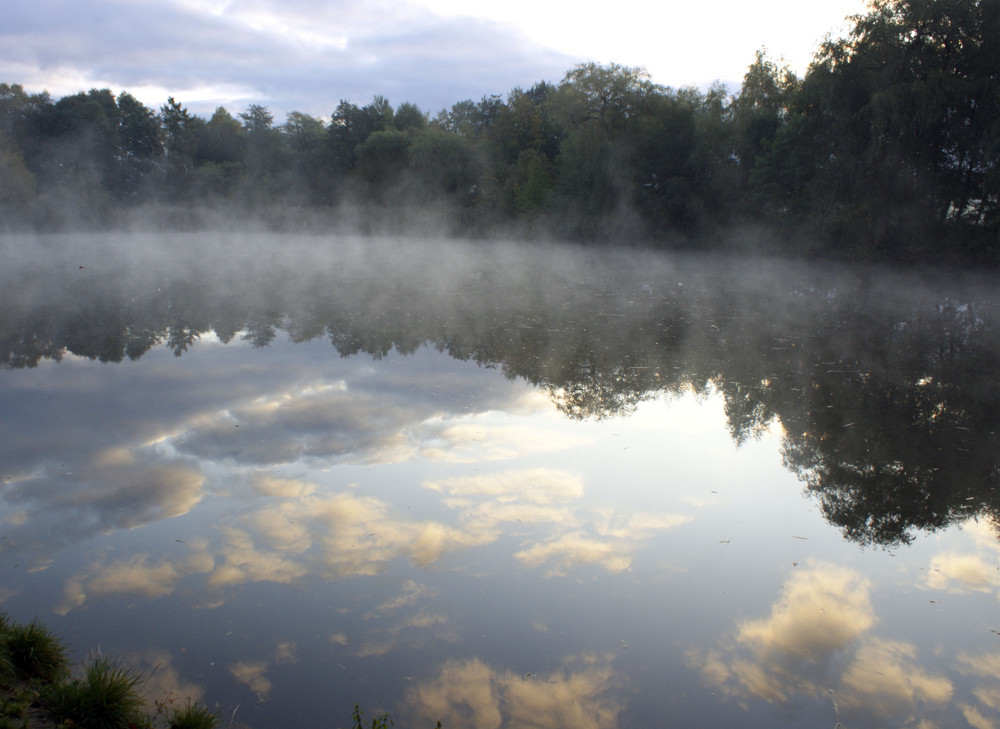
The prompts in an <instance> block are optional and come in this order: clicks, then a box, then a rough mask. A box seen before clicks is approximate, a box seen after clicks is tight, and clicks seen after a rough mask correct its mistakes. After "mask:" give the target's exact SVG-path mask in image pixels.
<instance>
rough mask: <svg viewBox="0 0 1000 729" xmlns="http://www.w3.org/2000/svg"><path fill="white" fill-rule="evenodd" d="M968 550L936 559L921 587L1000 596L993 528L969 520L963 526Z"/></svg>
mask: <svg viewBox="0 0 1000 729" xmlns="http://www.w3.org/2000/svg"><path fill="white" fill-rule="evenodd" d="M962 535H963V536H965V537H968V538H969V539H970V540H971V542H972V544H971V545H970V546H971V549H968V550H963V551H956V550H951V551H948V552H943V553H941V554H938V555H935V556H934V557H933V558H932V559H931V563H930V568H929V569H928V570H927V572H926V575H925V577H924V586H925V587H927V588H928V589H931V590H940V591H944V592H950V593H956V594H960V593H964V592H987V593H989V592H993V593H996V592H1000V544H998V543H997V534H996V531H995V529H994V528H993V527H991V526H990V525H989V524H987V523H986V522H985V521H984V522H979V521H975V520H971V519H970V520H968V521H966V522H965V523H964V524H963V525H962Z"/></svg>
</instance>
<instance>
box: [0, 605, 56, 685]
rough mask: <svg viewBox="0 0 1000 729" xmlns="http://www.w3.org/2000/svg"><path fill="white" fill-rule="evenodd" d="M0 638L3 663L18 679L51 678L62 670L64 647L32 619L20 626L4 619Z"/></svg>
mask: <svg viewBox="0 0 1000 729" xmlns="http://www.w3.org/2000/svg"><path fill="white" fill-rule="evenodd" d="M0 641H2V650H0V653H2V654H3V656H4V658H3V663H6V664H7V665H6V667H7V669H12V670H13V673H14V675H16V676H17V677H19V678H23V679H39V680H41V681H54V680H56V679H57V678H59V677H60V676H61V675H63V674H64V673H65V671H66V667H67V665H68V663H67V660H66V648H65V646H63V643H62V641H61V640H59V639H58V638H57V637H56V636H55V635H53V634H52V633H51V632H50V631H49V630H48V628H46V627H45V626H43V625H42V624H41V623H39V622H38V621H36V620H32V621H31V622H30V623H28V624H27V625H20V624H16V623H8V622H7V620H6V618H4V624H3V626H2V628H0ZM3 670H5V667H4V665H0V671H3Z"/></svg>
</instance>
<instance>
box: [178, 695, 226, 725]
mask: <svg viewBox="0 0 1000 729" xmlns="http://www.w3.org/2000/svg"><path fill="white" fill-rule="evenodd" d="M218 725H219V717H218V716H216V715H215V714H213V713H212V712H211V711H209V710H208V707H207V706H205V705H204V704H200V703H198V702H195V703H191V700H190V699H189V700H188V702H187V705H186V706H185V707H184V708H183V709H175V710H174V711H172V712H171V714H170V719H169V722H168V724H167V727H168V729H215V727H217V726H218Z"/></svg>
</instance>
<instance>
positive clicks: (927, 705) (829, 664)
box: [688, 562, 954, 725]
mask: <svg viewBox="0 0 1000 729" xmlns="http://www.w3.org/2000/svg"><path fill="white" fill-rule="evenodd" d="M870 590H871V584H870V582H869V580H868V579H867V578H864V577H862V576H861V575H860V574H858V573H856V572H854V571H853V570H849V569H847V568H844V567H839V566H837V565H832V564H828V563H822V562H816V563H812V564H810V565H809V566H808V567H807V568H806V569H800V570H797V571H796V572H794V573H793V574H792V576H791V577H790V579H789V580H788V581H787V582H786V583H785V586H784V590H783V592H782V595H781V597H779V598H778V600H777V601H776V602H775V603H774V605H773V606H772V608H771V613H770V615H769V616H768V617H765V618H761V619H758V620H748V621H745V622H743V623H741V624H740V625H739V627H738V628H737V630H736V632H735V635H734V636H733V637H732V638H731V639H724V640H722V641H720V644H719V646H718V647H717V648H714V649H710V650H708V651H703V652H700V651H692V652H691V653H690V654H689V656H688V658H689V660H690V663H691V664H692V665H693V666H695V667H697V668H698V669H699V670H700V671H701V674H702V677H703V678H704V679H705V681H706V682H707V683H709V684H711V685H713V686H717V687H718V688H719V689H721V690H722V691H723V692H724V693H725V694H726V695H728V696H730V697H737V698H739V697H755V698H758V699H763V700H765V701H769V702H772V703H780V704H786V705H787V704H792V703H795V702H798V701H813V702H820V703H823V704H825V703H826V702H828V701H830V700H832V701H833V707H834V710H835V713H836V714H837V716H838V717H839V718H842V720H843V721H844V722H845V723H848V724H851V722H852V721H854V720H857V721H858V722H860V721H862V720H863V721H868V720H871V719H872V718H873V717H879V718H880V719H879V721H880V722H885V721H888V720H890V719H891V721H890V723H894V724H896V723H897V721H898V722H901V723H902V724H906V725H910V724H912V723H913V722H912V721H911V719H912V718H913V717H915V716H923V717H924V718H925V719H927V720H931V712H933V711H940V710H943V709H945V708H947V707H948V706H949V705H950V702H951V701H952V698H953V695H954V688H953V685H952V682H951V680H950V679H949V678H947V677H946V676H944V675H941V674H936V673H933V672H931V671H930V670H929V669H928V668H927V667H926V666H925V665H924V662H923V661H921V660H920V658H919V656H918V655H917V649H916V647H915V646H913V645H912V644H909V643H904V642H902V641H894V640H886V639H882V638H878V637H876V636H874V635H872V634H871V629H872V628H873V626H874V625H875V624H876V622H877V620H876V616H875V613H874V611H873V608H872V605H871V599H870ZM730 640H731V643H729V644H727V642H728V641H730ZM851 725H853V724H851Z"/></svg>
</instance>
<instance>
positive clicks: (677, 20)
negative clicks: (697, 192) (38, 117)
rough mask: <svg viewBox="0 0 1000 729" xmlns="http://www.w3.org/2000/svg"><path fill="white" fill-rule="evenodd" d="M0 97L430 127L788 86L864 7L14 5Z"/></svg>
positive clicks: (833, 1)
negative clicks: (620, 94)
mask: <svg viewBox="0 0 1000 729" xmlns="http://www.w3.org/2000/svg"><path fill="white" fill-rule="evenodd" d="M4 5H5V7H4V11H3V20H2V21H0V82H7V83H20V84H22V85H24V86H25V88H26V89H27V90H28V91H32V92H36V91H41V90H43V89H47V90H48V91H49V92H50V93H51V94H52V95H53V96H54V97H55V98H59V97H61V96H64V95H67V94H71V93H75V92H77V91H82V90H87V89H89V88H110V89H111V90H112V91H113V92H115V93H117V92H120V91H128V92H130V93H131V94H133V95H134V96H136V97H138V98H139V99H141V100H142V101H143V102H144V103H146V104H147V105H149V106H151V107H154V108H159V106H160V105H161V104H163V102H164V101H165V100H166V98H167V97H168V96H173V97H175V98H176V99H177V100H178V101H180V102H181V103H183V104H185V105H186V106H187V107H188V108H189V109H190V110H192V111H194V112H196V113H199V114H210V113H211V111H212V110H213V109H214V108H215V107H216V106H219V105H224V106H226V108H227V109H229V110H230V111H232V112H238V111H241V110H243V109H244V108H245V107H246V106H247V105H248V104H251V103H261V104H265V105H267V106H268V107H269V108H270V109H271V110H272V112H274V114H275V116H276V117H278V118H279V119H280V118H283V117H284V115H285V113H287V112H289V111H302V112H305V113H308V114H313V115H316V116H328V115H329V114H330V113H331V112H332V111H333V110H334V109H335V108H336V105H337V102H338V101H339V100H341V99H347V100H350V101H353V102H355V103H358V104H364V103H367V102H368V101H370V100H371V98H372V97H373V96H374V95H375V94H381V95H383V96H385V97H387V98H388V99H389V101H390V102H391V103H392V104H393V105H394V106H398V105H399V104H400V103H402V102H404V101H410V102H413V103H416V104H417V105H418V106H420V108H421V109H423V110H424V111H427V112H430V113H431V114H432V115H433V114H434V113H436V112H437V111H439V110H441V109H442V108H446V107H450V106H451V105H452V104H453V103H455V102H457V101H460V100H462V99H466V98H472V99H479V98H481V97H482V96H484V95H489V94H502V95H505V94H506V93H507V92H509V91H510V90H511V89H513V88H515V87H522V88H528V87H530V86H531V85H532V84H534V83H536V82H537V81H543V80H544V81H551V82H558V81H559V80H560V79H561V78H562V76H563V75H564V73H565V72H566V71H567V70H568V69H570V68H572V66H573V65H575V64H576V63H579V62H582V61H598V62H601V63H610V62H614V63H621V64H624V65H628V66H641V67H644V68H646V69H647V70H648V71H649V72H650V74H651V75H652V78H653V80H654V81H656V82H658V83H661V84H664V85H668V86H675V87H676V86H687V85H696V86H707V85H708V84H710V83H711V82H712V81H715V80H720V81H723V82H726V83H728V84H730V85H731V86H733V87H735V86H738V84H739V82H740V80H741V79H742V77H743V73H744V72H745V70H746V67H747V65H748V64H749V63H750V62H751V61H752V60H753V57H754V52H755V51H756V50H757V49H758V48H762V47H766V48H767V50H768V51H769V53H770V55H772V56H773V57H775V58H779V57H783V58H785V59H786V60H787V61H788V63H789V64H790V65H791V66H792V68H793V69H795V70H796V71H797V72H798V73H800V74H801V73H802V72H803V71H804V70H805V68H806V66H807V65H808V63H809V60H810V58H811V56H812V53H813V52H814V51H815V50H816V48H817V47H818V45H819V43H820V42H821V41H822V39H823V37H824V36H825V35H826V34H828V33H833V34H834V35H839V34H840V33H841V32H842V30H843V29H844V27H845V23H844V19H845V17H847V16H849V15H852V14H855V13H859V12H862V11H863V10H864V0H824V2H822V3H820V2H802V0H758V2H755V3H748V2H746V1H745V0H717V1H716V2H704V1H703V2H695V3H692V2H690V0H684V1H683V2H681V1H679V0H668V1H667V2H661V3H658V4H652V3H649V2H645V1H643V2H640V1H639V0H619V1H618V2H614V3H600V4H598V3H588V2H574V3H569V2H548V1H547V0H505V1H504V2H487V3H483V2H479V3H475V2H469V0H461V1H460V0H374V1H373V0H331V1H325V0H75V1H71V0H31V2H21V1H18V0H11V1H9V2H7V3H5V4H4Z"/></svg>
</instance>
